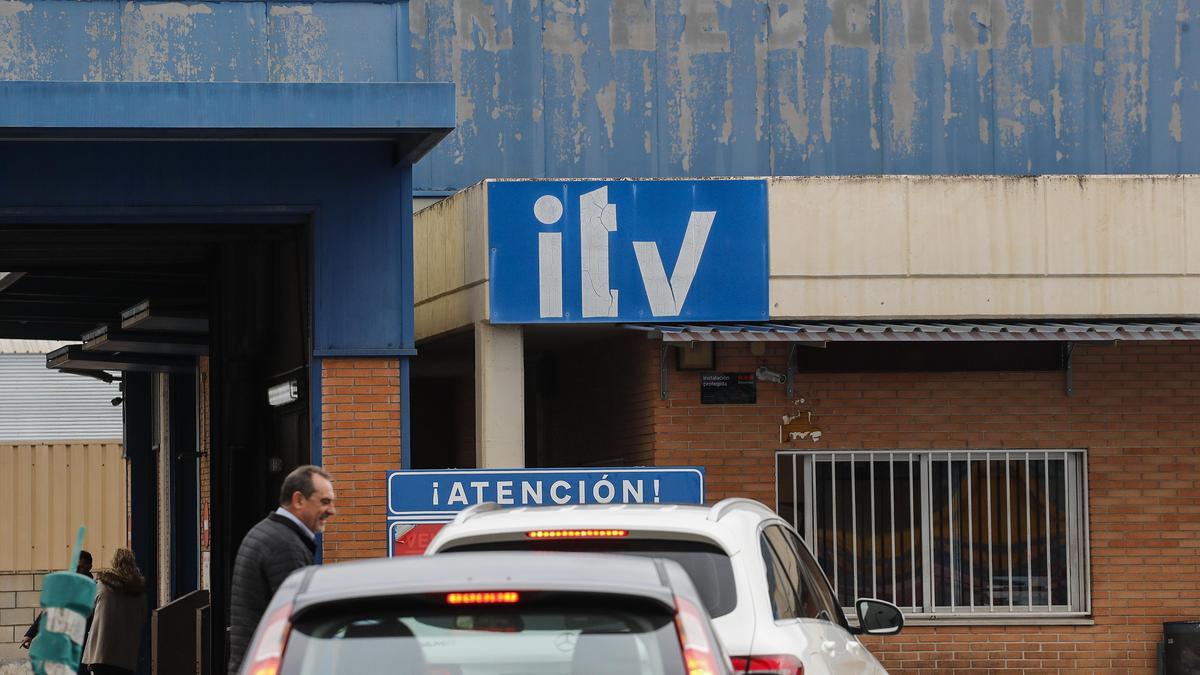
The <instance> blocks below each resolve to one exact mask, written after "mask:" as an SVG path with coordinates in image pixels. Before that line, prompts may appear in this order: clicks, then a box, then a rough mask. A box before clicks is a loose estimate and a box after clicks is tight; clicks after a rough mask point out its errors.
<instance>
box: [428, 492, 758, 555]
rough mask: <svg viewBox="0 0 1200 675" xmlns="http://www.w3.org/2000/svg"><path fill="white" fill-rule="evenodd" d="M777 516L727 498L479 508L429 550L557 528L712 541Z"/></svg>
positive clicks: (452, 526)
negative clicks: (701, 502) (724, 531)
mask: <svg viewBox="0 0 1200 675" xmlns="http://www.w3.org/2000/svg"><path fill="white" fill-rule="evenodd" d="M776 518H778V515H776V514H775V512H773V511H771V510H770V509H769V508H767V507H766V506H765V505H763V504H762V503H760V502H756V501H753V500H749V499H739V498H733V499H726V500H723V501H721V502H718V503H717V504H715V505H713V506H711V507H710V506H697V505H688V504H585V505H567V506H520V507H504V508H501V507H499V506H497V505H495V504H480V505H478V506H475V507H472V508H470V509H467V510H465V511H463V512H462V513H460V514H459V515H458V516H457V517H456V518H455V519H454V522H453V523H451V524H450V525H448V526H446V527H444V528H442V531H441V532H439V533H438V535H437V536H436V537H435V538H434V541H433V544H431V547H432V548H434V549H438V548H440V546H441V544H442V543H444V542H446V541H447V540H453V541H455V542H456V543H457V542H459V541H468V540H471V539H473V538H476V537H485V536H487V535H491V534H499V533H512V532H523V531H530V530H539V529H559V528H619V529H626V530H630V531H631V536H632V537H636V536H637V534H636V531H637V530H645V531H651V532H660V533H661V532H668V533H678V534H686V535H692V536H696V537H702V538H703V539H705V540H708V541H712V540H713V539H714V538H718V539H719V537H717V536H716V534H717V531H718V530H719V529H720V528H719V527H718V525H720V524H726V523H728V524H732V525H733V527H734V528H746V527H752V526H753V525H754V524H755V523H757V522H760V521H762V520H764V519H776Z"/></svg>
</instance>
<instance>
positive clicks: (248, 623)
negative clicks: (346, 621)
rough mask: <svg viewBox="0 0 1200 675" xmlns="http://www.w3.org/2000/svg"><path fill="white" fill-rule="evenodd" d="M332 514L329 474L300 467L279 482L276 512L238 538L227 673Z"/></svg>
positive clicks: (237, 665) (307, 556)
mask: <svg viewBox="0 0 1200 675" xmlns="http://www.w3.org/2000/svg"><path fill="white" fill-rule="evenodd" d="M334 513H336V510H335V509H334V507H333V483H332V481H331V479H330V476H329V473H328V472H326V471H325V470H324V469H322V468H321V467H319V466H313V465H305V466H301V467H299V468H297V469H296V470H295V471H292V472H291V473H290V474H288V476H287V478H285V479H283V487H282V488H280V490H279V508H277V509H275V512H274V513H272V514H271V515H269V516H267V517H266V518H264V519H263V520H261V521H259V523H258V524H257V525H255V526H254V527H252V528H250V531H249V532H247V533H246V538H245V539H242V545H241V546H240V547H238V553H237V560H236V561H234V564H233V583H232V593H231V598H230V602H229V624H230V625H229V672H230V673H237V671H238V668H240V667H241V665H242V659H243V658H244V657H246V648H247V647H248V646H249V643H250V638H252V637H253V636H254V629H255V628H257V627H258V622H259V619H261V618H262V615H263V612H265V611H266V609H267V605H268V604H269V603H270V601H271V596H273V595H275V591H276V590H278V589H279V586H280V584H282V583H283V580H284V579H286V578H287V577H288V575H289V574H291V573H292V572H295V571H296V570H298V569H300V568H301V567H304V566H305V565H311V564H312V562H313V554H314V553H315V552H316V550H317V541H316V540H317V535H318V534H320V533H322V532H324V531H325V521H326V519H328V518H329V517H330V516H332V515H334Z"/></svg>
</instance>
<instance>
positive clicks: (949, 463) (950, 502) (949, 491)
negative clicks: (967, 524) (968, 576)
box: [946, 455, 958, 612]
mask: <svg viewBox="0 0 1200 675" xmlns="http://www.w3.org/2000/svg"><path fill="white" fill-rule="evenodd" d="M953 462H954V458H953V455H946V523H947V524H948V526H949V530H950V534H949V536H948V537H947V540H946V548H947V549H948V550H947V553H949V554H950V555H949V558H950V583H949V584H948V586H950V611H951V612H953V611H954V610H955V608H956V607H957V603H955V602H954V587H955V586H957V585H958V584H957V583H955V575H954V464H953Z"/></svg>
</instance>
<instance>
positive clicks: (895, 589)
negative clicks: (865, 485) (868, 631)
mask: <svg viewBox="0 0 1200 675" xmlns="http://www.w3.org/2000/svg"><path fill="white" fill-rule="evenodd" d="M893 459H894V456H893V453H890V452H889V453H888V499H889V501H888V514H889V516H890V522H891V527H890V529H889V533H890V534H889V536H888V541H890V542H892V563H891V568H892V602H893V603H894V604H896V605H899V604H900V586H899V585H898V584H897V583H896V466H895V464H894V463H893V462H892V460H893Z"/></svg>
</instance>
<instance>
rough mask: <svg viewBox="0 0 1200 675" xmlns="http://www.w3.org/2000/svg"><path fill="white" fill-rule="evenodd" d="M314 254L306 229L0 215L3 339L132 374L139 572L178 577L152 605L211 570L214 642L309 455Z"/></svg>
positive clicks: (94, 370)
mask: <svg viewBox="0 0 1200 675" xmlns="http://www.w3.org/2000/svg"><path fill="white" fill-rule="evenodd" d="M310 251H311V246H310V233H309V227H308V226H307V225H306V224H305V223H299V222H296V223H267V224H257V225H245V224H229V223H179V222H171V220H170V219H166V222H157V223H154V224H141V223H139V224H124V223H119V222H109V223H94V222H89V223H74V224H62V223H56V222H34V223H30V222H24V223H9V222H4V221H3V220H0V272H6V273H3V274H0V337H13V338H37V339H52V340H65V341H83V344H82V345H79V346H75V347H69V348H66V349H65V350H62V351H63V353H62V354H61V355H57V356H56V360H55V361H54V362H53V364H54V365H57V366H58V367H60V368H61V369H62V370H65V371H74V372H79V373H80V374H90V375H92V376H97V377H107V376H108V375H107V373H121V374H122V375H123V376H124V378H125V382H124V384H125V388H126V394H125V402H124V405H125V409H126V410H125V419H126V429H125V433H126V453H127V460H128V461H129V463H130V477H131V480H130V485H129V489H130V500H131V507H132V511H133V512H132V514H131V515H132V519H131V525H132V529H131V535H132V540H133V544H134V548H135V551H136V553H137V554H138V558H139V565H140V566H142V567H143V568H144V570H145V571H146V572H148V575H147V576H148V578H149V579H152V580H154V579H160V578H161V576H162V575H169V577H170V578H169V579H162V580H161V581H162V582H163V585H162V588H163V589H165V590H164V591H163V592H164V593H165V594H166V596H167V597H165V598H161V597H159V594H158V593H157V592H155V593H152V595H153V596H155V598H154V599H155V604H158V601H159V600H163V601H169V600H171V599H174V598H176V597H179V596H181V595H183V594H184V593H186V592H187V591H189V590H193V589H194V588H195V587H196V586H197V585H199V584H201V583H202V577H203V576H205V572H207V577H208V582H209V586H210V588H211V589H212V591H213V593H212V597H213V605H214V606H213V608H212V609H213V611H212V612H211V614H210V615H211V616H212V617H214V620H213V622H214V624H215V623H217V622H220V625H219V626H216V625H214V626H213V627H212V634H213V635H214V637H215V636H222V635H223V633H224V625H225V624H226V620H225V618H224V617H225V614H226V610H225V607H226V603H225V599H226V598H227V595H228V579H229V574H230V570H231V567H232V563H233V558H234V554H235V553H236V550H237V545H238V543H239V542H240V541H241V537H242V535H243V534H244V533H245V531H246V530H247V529H249V528H250V527H251V526H252V525H253V524H254V523H255V522H257V521H258V520H259V519H261V518H262V517H264V516H265V515H266V513H267V512H268V511H269V510H270V509H272V508H274V506H275V504H276V502H277V497H278V490H279V485H280V483H281V482H282V479H283V476H284V475H286V473H287V472H288V471H290V470H291V468H293V467H294V466H296V465H298V464H303V463H307V462H309V461H310V455H311V449H310V442H311V420H310V418H309V417H310V415H309V395H308V387H307V384H308V382H309V372H308V369H309V364H310V358H309V355H310V354H311V353H312V345H311V334H312V330H311V324H310V316H311V311H310V304H311V300H310V298H311V293H310V278H311V269H312V263H311V253H310ZM205 356H207V358H205ZM292 382H294V383H295V384H296V386H295V387H294V389H293V388H291V387H289V384H290V383H292ZM279 385H283V387H284V389H287V390H288V391H289V393H290V394H291V395H289V396H287V397H284V398H283V399H279V398H277V399H276V401H275V403H276V404H275V405H272V404H271V403H270V402H269V401H268V390H269V389H271V388H272V387H273V386H279ZM164 462H165V464H166V465H168V466H169V470H164V468H163V467H164ZM206 502H207V503H206ZM206 515H207V518H206ZM164 519H165V520H166V521H168V523H169V527H165V526H164V525H166V524H167V523H164V522H163V520H164ZM206 519H207V521H208V522H204V521H205V520H206ZM204 541H207V542H208V543H209V547H208V548H209V550H208V551H207V553H208V557H207V560H208V561H209V563H208V565H205V564H204V561H205V556H204V553H205V551H203V550H202V548H203V546H202V542H204ZM168 551H169V552H170V553H169V554H168V553H165V552H168ZM160 558H162V560H161V563H162V565H161V566H160ZM160 568H161V569H160ZM160 571H161V574H160ZM158 587H159V586H158V584H157V583H156V584H155V585H154V586H152V588H155V589H157V588H158ZM212 644H213V649H214V653H213V654H211V655H210V662H212V663H223V659H224V640H222V639H215V640H213V643H212ZM217 652H219V653H217ZM142 653H143V655H144V656H146V657H148V656H149V654H150V651H149V650H144V651H143V652H142Z"/></svg>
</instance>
